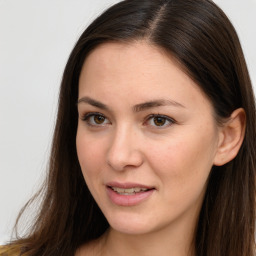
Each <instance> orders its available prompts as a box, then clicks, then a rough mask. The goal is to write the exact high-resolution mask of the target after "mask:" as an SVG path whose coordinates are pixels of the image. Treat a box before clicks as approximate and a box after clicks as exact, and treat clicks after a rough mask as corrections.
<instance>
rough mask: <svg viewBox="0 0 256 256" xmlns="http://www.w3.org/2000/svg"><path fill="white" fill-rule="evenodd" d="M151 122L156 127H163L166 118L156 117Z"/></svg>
mask: <svg viewBox="0 0 256 256" xmlns="http://www.w3.org/2000/svg"><path fill="white" fill-rule="evenodd" d="M153 121H154V124H155V125H156V126H163V125H165V123H166V118H164V117H160V116H157V117H154V119H153Z"/></svg>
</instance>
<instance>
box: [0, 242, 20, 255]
mask: <svg viewBox="0 0 256 256" xmlns="http://www.w3.org/2000/svg"><path fill="white" fill-rule="evenodd" d="M20 252H21V251H20V248H19V247H17V246H12V245H4V246H1V245H0V256H20Z"/></svg>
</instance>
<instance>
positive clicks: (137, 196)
mask: <svg viewBox="0 0 256 256" xmlns="http://www.w3.org/2000/svg"><path fill="white" fill-rule="evenodd" d="M155 191H156V189H155V188H154V187H148V186H144V185H140V184H134V183H123V184H121V183H116V182H115V183H111V184H107V186H106V192H107V195H108V197H109V199H110V201H111V202H112V203H114V204H115V205H118V206H135V205H139V204H141V203H143V202H144V201H146V200H148V199H149V198H151V196H152V194H153V193H154V192H155Z"/></svg>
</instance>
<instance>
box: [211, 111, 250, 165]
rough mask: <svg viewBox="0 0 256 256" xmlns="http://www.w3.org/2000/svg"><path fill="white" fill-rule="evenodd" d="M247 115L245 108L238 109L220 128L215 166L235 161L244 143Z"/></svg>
mask: <svg viewBox="0 0 256 256" xmlns="http://www.w3.org/2000/svg"><path fill="white" fill-rule="evenodd" d="M245 127H246V115H245V111H244V109H243V108H238V109H236V110H235V111H234V112H233V113H232V114H231V116H230V118H229V120H228V121H227V122H226V123H224V124H223V126H222V127H220V134H219V144H218V149H217V152H216V155H215V158H214V162H213V164H214V165H217V166H221V165H224V164H226V163H228V162H230V161H231V160H232V159H234V158H235V157H236V155H237V153H238V151H239V149H240V147H241V145H242V143H243V139H244V134H245Z"/></svg>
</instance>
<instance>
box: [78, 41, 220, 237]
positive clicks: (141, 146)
mask: <svg viewBox="0 0 256 256" xmlns="http://www.w3.org/2000/svg"><path fill="white" fill-rule="evenodd" d="M78 112H79V122H78V129H77V139H76V143H77V154H78V158H79V162H80V165H81V169H82V172H83V175H84V178H85V181H86V183H87V185H88V187H89V189H90V191H91V193H92V195H93V197H94V198H95V200H96V202H97V203H98V205H99V207H100V208H101V210H102V212H103V214H104V215H105V217H106V218H107V220H108V222H109V224H110V226H111V227H112V228H113V229H115V230H116V231H119V232H124V233H129V234H145V233H150V232H154V231H157V230H160V229H162V228H170V229H172V228H175V229H177V228H178V229H179V228H181V229H182V228H189V227H191V228H192V227H193V225H195V221H196V218H197V216H198V213H199V211H200V208H201V204H202V200H203V197H204V193H205V189H206V186H207V178H208V175H209V173H210V170H211V167H212V165H213V163H214V159H215V155H216V152H217V147H218V137H219V128H218V126H217V124H216V122H215V119H214V117H213V109H212V105H211V103H210V102H209V100H208V99H207V98H206V96H205V95H204V94H203V93H202V91H201V90H200V89H199V87H198V86H197V85H196V84H195V83H194V82H193V81H192V80H191V79H190V78H189V77H188V76H187V75H186V74H185V73H184V72H183V71H182V70H181V69H180V68H179V66H178V65H177V64H176V63H175V61H173V60H172V59H171V57H170V56H167V55H166V54H164V53H163V52H161V51H160V50H159V49H158V48H155V47H153V46H150V45H148V44H147V43H145V42H137V43H131V44H121V43H106V44H103V45H101V46H99V47H97V48H96V49H95V50H94V51H93V52H92V53H91V54H90V55H89V56H88V57H87V59H86V61H85V63H84V65H83V68H82V72H81V76H80V80H79V100H78Z"/></svg>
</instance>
